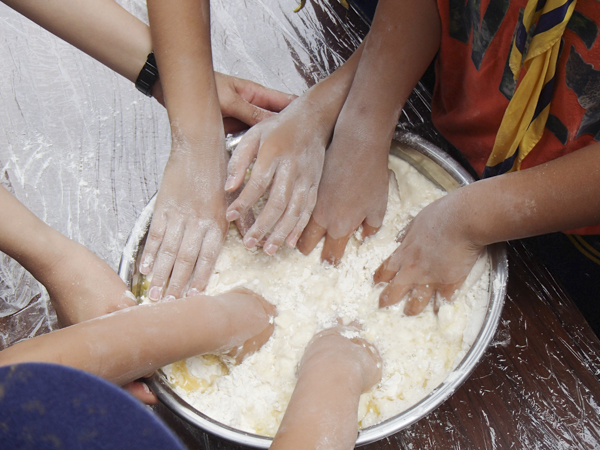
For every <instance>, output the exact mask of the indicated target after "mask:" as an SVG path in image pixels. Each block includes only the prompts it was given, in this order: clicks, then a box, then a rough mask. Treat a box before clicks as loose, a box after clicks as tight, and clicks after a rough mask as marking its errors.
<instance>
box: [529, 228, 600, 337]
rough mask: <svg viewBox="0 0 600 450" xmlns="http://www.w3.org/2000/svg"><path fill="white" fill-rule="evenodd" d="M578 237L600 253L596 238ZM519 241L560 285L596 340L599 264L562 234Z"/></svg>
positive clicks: (598, 331) (599, 321) (599, 306)
mask: <svg viewBox="0 0 600 450" xmlns="http://www.w3.org/2000/svg"><path fill="white" fill-rule="evenodd" d="M582 238H583V239H585V241H586V242H587V243H588V245H590V246H591V247H593V248H596V249H597V250H599V251H600V236H597V235H592V236H582ZM522 242H523V243H524V244H525V247H527V249H529V251H530V252H531V253H533V254H534V255H535V256H536V257H537V258H538V259H539V260H540V261H541V262H542V263H543V264H544V265H545V266H546V267H547V268H548V270H549V271H550V273H551V274H552V275H553V276H554V277H555V278H556V279H557V281H558V282H559V283H560V284H561V285H562V287H563V288H564V289H565V291H566V292H567V293H568V294H569V297H571V299H572V300H573V301H574V302H575V304H576V305H577V307H578V308H579V310H580V311H581V313H582V314H583V316H584V317H585V319H586V320H587V322H588V323H589V324H590V326H591V327H592V329H593V330H594V332H595V333H596V335H597V336H598V337H600V264H598V263H596V262H594V261H592V260H591V259H589V258H587V257H586V256H585V255H584V254H582V253H581V252H580V251H579V250H578V249H577V248H576V247H575V246H574V245H573V243H572V242H571V241H570V240H569V237H568V236H567V235H565V234H564V233H551V234H544V235H542V236H536V237H532V238H528V239H523V240H522Z"/></svg>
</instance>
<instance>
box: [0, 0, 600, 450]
mask: <svg viewBox="0 0 600 450" xmlns="http://www.w3.org/2000/svg"><path fill="white" fill-rule="evenodd" d="M120 2H121V3H123V4H124V5H125V6H126V7H127V8H129V9H130V10H131V11H133V12H134V13H135V14H137V15H139V16H140V17H142V18H143V17H144V14H145V13H144V11H145V6H144V3H143V1H142V0H120ZM212 6H213V9H212V11H213V43H214V44H213V47H214V48H213V50H214V58H215V65H216V67H217V69H219V70H221V71H223V72H226V73H230V74H233V75H237V76H241V77H245V78H250V79H254V80H255V81H257V82H260V83H263V84H265V85H267V86H270V87H273V88H277V89H280V90H284V91H289V92H293V93H296V94H300V93H302V92H303V91H304V90H305V89H306V88H307V87H309V86H311V85H312V84H314V83H315V82H316V81H317V80H319V79H322V78H323V77H324V76H326V75H327V74H328V73H330V72H332V71H333V70H334V69H335V68H336V67H337V66H338V65H339V64H340V63H341V62H342V61H343V60H344V59H345V58H347V57H348V56H349V55H350V54H351V52H352V51H353V49H354V48H356V46H357V45H358V44H359V42H360V39H361V38H362V37H363V36H364V35H365V33H366V32H367V26H366V24H365V23H364V22H363V21H362V20H361V19H360V17H359V16H358V15H357V14H356V13H355V12H354V11H346V10H344V9H343V8H342V7H341V6H340V5H339V4H338V3H337V2H336V1H335V0H317V1H308V2H307V5H306V7H305V8H304V9H303V10H302V11H301V12H300V13H298V14H295V13H293V12H292V11H293V9H294V8H295V6H296V0H262V1H260V2H259V1H258V0H252V1H251V0H249V1H247V2H225V1H223V2H222V1H219V0H214V1H213V5H212ZM0 24H2V26H1V27H0V28H1V29H2V37H3V42H4V43H5V44H3V46H2V47H0V57H1V58H2V61H3V62H4V63H3V65H2V67H0V76H2V79H3V80H5V81H4V83H3V84H2V85H0V131H1V132H2V133H0V169H1V170H0V182H2V183H3V184H5V185H7V183H8V184H9V185H10V188H11V190H12V191H13V193H14V194H15V195H16V196H17V197H18V198H19V199H20V200H21V201H23V202H24V203H25V204H26V205H27V206H28V207H29V208H30V209H32V210H33V211H34V212H35V213H36V214H38V216H40V217H42V218H43V219H44V220H46V221H47V222H48V223H49V224H50V225H52V226H53V227H55V228H57V229H58V230H59V231H61V232H63V233H64V234H66V235H68V236H69V237H71V238H74V239H76V240H78V241H79V242H81V243H83V244H84V245H86V246H87V247H88V248H90V249H92V250H93V251H94V252H96V253H97V254H98V255H100V256H101V257H102V258H103V259H105V260H106V261H107V262H108V263H109V264H111V266H112V267H113V268H115V269H116V268H117V265H118V262H119V256H120V253H121V249H122V247H123V245H124V243H125V240H126V238H127V235H128V234H129V230H130V229H131V227H132V226H133V223H134V222H135V219H136V218H137V216H138V215H139V213H140V212H141V210H142V209H143V207H144V206H145V205H146V203H147V202H148V200H149V198H150V197H151V196H152V194H153V193H154V192H155V191H156V189H157V187H158V184H159V182H160V176H161V174H162V169H163V168H164V164H165V163H166V159H167V156H168V151H169V141H170V139H169V124H168V118H167V117H166V114H165V112H164V110H162V108H161V107H160V106H158V105H157V104H156V103H155V102H153V100H150V99H146V98H144V97H143V96H141V95H140V94H139V93H137V92H136V90H135V89H134V88H133V86H131V85H130V84H129V83H127V82H125V81H124V80H122V79H120V78H119V77H118V76H115V75H114V74H112V73H111V72H110V70H108V69H105V68H103V67H102V66H100V65H99V64H97V63H95V62H93V61H92V60H91V59H89V58H87V57H86V56H82V55H81V54H80V53H79V52H78V51H77V50H75V49H72V48H70V47H69V46H68V45H66V44H64V43H62V42H60V41H59V40H58V39H55V38H54V37H52V36H50V35H49V34H48V33H46V32H44V31H41V30H39V28H37V27H36V26H35V25H32V24H30V23H29V22H28V21H26V20H24V19H22V18H20V17H19V16H18V15H16V14H15V13H13V12H12V11H10V10H9V9H8V8H6V7H5V6H4V5H0ZM428 100H429V99H428V94H427V92H426V91H425V90H423V89H422V88H419V89H418V90H417V92H416V93H415V94H414V95H413V97H412V98H411V101H410V103H409V105H408V106H407V108H406V109H405V112H404V114H403V117H402V127H404V128H406V129H410V130H413V131H417V132H418V133H420V134H422V135H424V136H425V137H427V138H428V139H431V140H432V141H434V142H438V143H439V144H440V146H442V147H443V148H447V149H448V150H449V151H452V149H450V148H449V147H447V146H446V144H445V143H444V142H442V141H441V140H440V137H439V135H438V134H437V133H436V132H435V130H433V129H432V128H431V125H430V123H429V120H428V109H427V102H428ZM509 263H510V275H509V284H508V297H507V299H506V305H505V309H504V312H503V315H502V321H501V323H500V326H499V328H498V332H497V334H496V337H495V339H494V342H493V344H492V345H491V346H490V348H489V350H488V352H487V353H486V355H485V357H484V358H483V359H482V361H481V363H480V365H479V366H478V367H477V369H476V370H475V372H474V373H473V374H472V376H471V377H470V378H469V379H468V380H467V381H466V382H465V384H464V385H463V386H462V387H461V388H460V389H459V390H458V391H457V392H456V393H455V394H454V395H453V396H452V397H451V398H450V399H449V400H448V401H446V402H445V403H444V404H443V405H441V406H440V407H439V408H438V409H437V410H435V411H434V412H432V413H431V414H429V415H428V416H427V417H425V418H423V419H422V420H420V421H419V422H417V423H415V424H414V425H412V426H411V427H409V428H407V429H405V430H402V431H400V432H399V433H397V434H395V435H394V436H390V437H389V438H387V439H384V440H381V441H379V442H376V443H372V444H370V445H368V446H366V447H365V448H367V449H373V450H374V449H425V448H432V449H488V448H489V449H504V448H516V449H519V448H525V449H531V448H543V449H558V448H565V449H566V448H568V449H571V448H598V447H600V414H599V413H600V382H599V379H598V378H599V374H600V358H599V356H598V355H600V341H598V339H597V338H596V336H595V335H594V334H593V332H592V331H591V329H590V327H589V326H588V325H587V323H586V322H585V320H584V319H583V317H582V316H581V314H580V313H579V311H578V310H577V308H576V307H575V306H574V304H573V302H572V301H571V300H570V299H569V298H568V297H567V296H566V295H565V293H564V292H563V291H562V290H561V289H560V288H559V287H558V286H557V284H556V283H555V281H554V280H553V279H552V278H551V276H550V275H549V274H548V272H547V271H546V270H545V269H544V268H543V267H542V266H540V264H539V263H538V262H537V261H536V260H535V259H534V258H533V257H532V256H531V255H530V254H528V253H527V251H526V250H525V249H524V247H523V246H522V245H521V244H520V243H514V244H512V245H510V249H509ZM0 268H1V269H2V270H1V271H0V299H2V301H3V302H4V303H3V304H2V308H3V309H2V310H1V311H0V312H2V315H3V316H6V317H3V318H2V319H0V340H1V341H2V346H6V345H10V344H11V343H12V342H14V341H15V340H17V339H20V338H22V337H27V336H33V335H36V334H39V333H42V332H46V331H48V330H50V329H52V328H54V327H55V326H56V324H55V320H54V316H53V313H52V311H51V310H49V307H48V303H47V296H46V294H45V292H44V291H43V290H41V289H40V288H39V287H38V286H37V284H36V283H35V281H33V280H31V278H30V277H29V278H28V276H27V274H24V273H23V271H22V270H21V269H20V268H18V267H17V266H16V265H14V264H13V263H12V262H10V261H7V260H6V259H5V258H3V257H2V256H1V255H0ZM591 300H593V299H591ZM155 410H156V412H157V414H159V415H160V416H161V417H163V418H164V420H165V421H166V422H167V423H168V424H169V425H170V426H171V427H172V428H173V429H174V430H175V431H176V432H177V434H178V435H179V436H181V438H182V439H183V440H184V442H185V443H186V444H187V445H188V446H189V447H190V448H193V449H230V450H233V449H238V448H241V447H239V446H236V445H232V444H230V443H227V442H224V441H222V440H219V439H217V438H215V437H213V436H209V435H207V434H205V433H203V432H202V431H200V430H198V429H194V428H192V427H191V426H189V425H187V424H186V423H184V422H183V421H182V420H180V419H179V418H178V417H176V416H175V415H173V414H172V413H171V412H170V411H168V410H167V409H166V408H165V407H163V406H158V407H156V408H155Z"/></svg>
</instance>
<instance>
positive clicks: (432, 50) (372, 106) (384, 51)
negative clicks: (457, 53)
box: [336, 0, 441, 147]
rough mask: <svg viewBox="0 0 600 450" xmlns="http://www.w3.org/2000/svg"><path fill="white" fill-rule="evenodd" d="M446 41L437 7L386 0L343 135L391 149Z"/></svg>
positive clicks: (349, 102) (369, 41)
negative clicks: (410, 100) (422, 80)
mask: <svg viewBox="0 0 600 450" xmlns="http://www.w3.org/2000/svg"><path fill="white" fill-rule="evenodd" d="M440 36H441V25H440V20H439V15H438V11H437V6H436V3H435V1H433V0H426V1H415V0H410V1H402V2H398V1H396V0H380V2H379V4H378V6H377V11H376V13H375V17H374V19H373V26H372V27H371V31H370V32H369V36H368V39H367V40H366V45H365V49H364V51H363V54H362V57H361V60H360V64H359V66H358V68H357V70H356V75H355V76H354V80H353V82H352V88H351V89H350V92H349V94H348V99H347V100H346V102H345V104H344V107H343V110H342V112H341V114H340V120H339V124H340V126H341V127H342V128H343V130H344V131H345V130H346V129H349V130H353V134H354V136H355V139H356V136H358V137H359V139H360V138H363V137H364V140H365V141H369V142H373V141H374V140H376V141H379V140H381V142H385V143H386V146H387V144H389V142H390V141H391V138H392V135H393V132H394V130H395V127H396V124H397V122H398V118H399V116H400V112H401V110H402V108H403V106H404V104H405V102H406V100H407V98H408V96H409V95H410V93H411V92H412V90H413V88H414V87H415V85H416V84H417V82H418V80H419V79H420V78H421V76H422V75H423V73H424V72H425V70H426V69H427V67H428V66H429V64H430V63H431V61H432V60H433V58H434V56H435V54H436V52H437V50H438V48H439V44H440ZM337 131H338V128H337V127H336V132H337ZM373 147H375V146H373ZM384 147H385V146H384Z"/></svg>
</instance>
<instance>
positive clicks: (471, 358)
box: [119, 132, 508, 448]
mask: <svg viewBox="0 0 600 450" xmlns="http://www.w3.org/2000/svg"><path fill="white" fill-rule="evenodd" d="M394 138H395V140H397V141H398V142H400V143H401V144H405V145H407V146H409V147H411V148H413V149H415V150H417V151H419V152H420V153H422V154H423V155H424V156H425V157H427V158H429V159H430V160H431V161H433V162H434V163H436V164H437V165H439V166H440V167H441V168H442V169H444V170H445V171H446V172H448V173H449V174H450V175H451V176H452V178H453V179H454V180H455V181H456V182H457V183H458V184H459V185H460V186H464V185H467V184H469V183H472V182H473V181H474V179H473V177H472V176H471V175H470V174H469V173H468V172H467V171H466V170H465V169H464V168H463V167H462V166H460V165H459V164H458V163H457V162H456V161H455V160H454V159H452V158H451V157H450V156H448V155H447V154H446V153H444V152H443V151H441V150H440V149H439V148H438V147H436V146H435V145H433V144H432V143H430V142H429V141H427V140H425V139H423V138H421V137H419V136H417V135H415V134H410V133H401V132H397V133H396V135H395V136H394ZM240 139H241V134H238V135H234V136H229V137H228V139H227V147H228V150H231V149H233V148H235V146H236V145H237V143H238V142H239V140H240ZM154 203H155V197H153V198H152V199H151V200H150V202H149V203H148V205H147V206H146V207H145V208H144V210H143V211H142V214H141V215H140V217H139V218H138V220H137V221H136V223H135V225H134V227H133V229H132V231H131V234H130V236H129V238H128V240H127V243H126V244H125V248H124V249H123V255H122V257H121V263H120V264H119V276H120V277H121V279H123V281H125V283H127V284H128V285H129V287H131V283H132V280H133V276H134V273H135V261H136V255H137V254H138V250H139V248H140V245H141V242H142V241H143V238H144V237H145V235H146V233H147V231H148V226H149V224H150V220H151V217H152V211H153V210H154ZM488 254H489V256H490V261H491V264H492V273H493V274H494V276H493V279H492V280H491V283H490V288H491V292H490V302H489V307H488V310H487V313H486V315H485V318H484V321H483V324H482V327H481V330H480V332H479V334H478V336H477V338H476V339H475V341H474V343H473V345H472V347H471V348H470V350H469V351H468V352H467V354H466V355H465V357H464V358H463V360H462V361H461V362H460V364H459V365H458V367H457V368H456V369H454V370H453V371H452V372H451V373H450V375H449V376H448V377H447V378H446V379H445V380H444V382H443V383H442V384H441V385H440V386H438V387H437V388H436V389H434V390H433V391H432V392H430V393H429V394H428V395H427V396H426V397H425V398H423V399H422V400H421V401H419V402H418V403H417V404H416V405H414V406H412V407H411V408H409V409H407V410H405V411H403V412H402V413H400V414H398V415H397V416H394V417H392V418H390V419H388V420H385V421H383V422H381V423H378V424H377V425H373V426H371V427H368V428H365V429H363V430H361V431H360V432H359V435H358V439H357V441H356V444H357V445H359V446H360V445H365V444H368V443H370V442H374V441H377V440H379V439H382V438H385V437H387V436H391V435H392V434H395V433H397V432H398V431H400V430H401V429H403V428H406V427H408V426H409V425H411V424H413V423H414V422H416V421H418V420H420V419H421V418H423V417H424V416H426V415H427V414H429V413H430V412H431V411H433V410H434V409H435V408H437V407H438V406H439V405H441V404H442V403H443V402H444V401H445V400H446V399H448V397H450V396H451V395H452V394H453V393H454V392H455V391H456V389H458V388H459V387H460V386H461V385H462V384H463V382H464V381H465V380H466V379H467V378H468V377H469V375H470V374H471V373H472V372H473V370H475V367H476V366H477V364H478V362H479V361H480V359H481V358H482V356H483V354H484V353H485V351H486V350H487V348H488V346H489V345H490V343H491V342H492V339H493V337H494V335H495V333H496V329H497V327H498V323H499V321H500V316H501V314H502V308H503V306H504V298H505V296H506V282H507V279H508V261H507V256H506V247H505V245H504V244H495V245H492V246H490V247H489V248H488ZM149 385H150V387H151V389H152V391H153V392H154V393H155V394H156V395H157V396H158V398H159V399H160V400H161V401H162V402H163V403H164V404H165V405H166V406H167V407H168V408H170V409H171V410H172V411H174V412H175V413H176V414H178V415H179V416H180V417H182V418H183V419H185V420H186V421H188V422H189V423H191V424H193V425H195V426H198V427H200V428H202V429H203V430H205V431H207V432H209V433H212V434H214V435H216V436H219V437H221V438H223V439H226V440H229V441H232V442H235V443H238V444H242V445H247V446H250V447H255V448H269V446H270V444H271V441H272V439H271V438H269V437H265V436H259V435H256V434H252V433H247V432H244V431H240V430H237V429H235V428H232V427H229V426H227V425H224V424H222V423H220V422H217V421H216V420H213V419H211V418H210V417H208V416H207V415H205V414H203V413H202V412H201V411H198V410H197V409H195V408H194V407H193V406H191V405H189V404H188V403H187V402H185V400H183V399H182V398H181V397H179V395H177V394H176V393H175V391H174V390H173V389H172V388H171V386H170V385H169V384H168V382H167V380H166V379H165V377H164V375H163V374H162V372H160V371H159V372H157V373H156V374H154V375H153V376H152V377H151V378H150V379H149Z"/></svg>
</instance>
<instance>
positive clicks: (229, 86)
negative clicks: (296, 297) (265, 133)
mask: <svg viewBox="0 0 600 450" xmlns="http://www.w3.org/2000/svg"><path fill="white" fill-rule="evenodd" d="M215 81H216V83H217V93H218V96H219V104H220V105H221V114H222V116H223V124H224V126H225V133H235V132H237V131H241V130H245V129H247V128H248V127H252V126H254V125H256V124H257V123H259V122H260V121H262V120H264V119H266V118H267V117H271V116H272V115H273V114H275V113H278V112H280V111H282V110H283V108H285V107H286V106H287V105H288V104H289V103H290V102H291V101H292V100H294V99H295V98H296V96H295V95H292V94H285V93H283V92H280V91H277V90H275V89H269V88H266V87H264V86H262V85H260V84H258V83H254V82H253V81H249V80H244V79H243V78H237V77H232V76H229V75H225V74H223V73H219V72H215Z"/></svg>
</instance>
